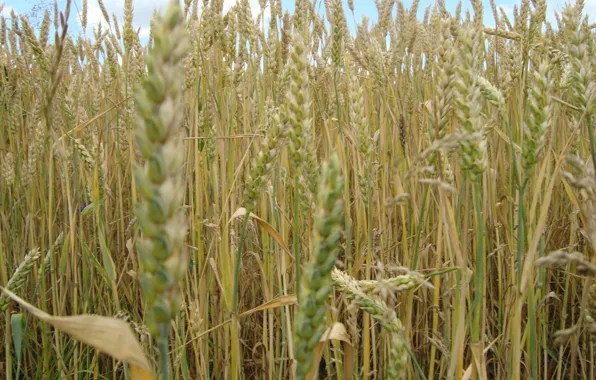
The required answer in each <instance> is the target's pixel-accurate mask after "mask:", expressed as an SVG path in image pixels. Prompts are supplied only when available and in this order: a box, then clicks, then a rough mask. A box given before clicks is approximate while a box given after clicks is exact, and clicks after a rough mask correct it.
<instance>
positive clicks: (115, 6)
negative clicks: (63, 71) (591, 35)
mask: <svg viewBox="0 0 596 380" xmlns="http://www.w3.org/2000/svg"><path fill="white" fill-rule="evenodd" d="M168 1H169V0H133V4H134V24H135V27H136V28H138V27H140V28H141V33H140V34H141V36H140V37H141V39H144V38H143V37H146V36H147V35H148V34H149V20H150V19H151V15H152V14H153V9H155V8H158V9H159V8H162V9H163V8H164V7H165V5H166V4H167V3H168ZM199 1H200V0H199ZM236 1H237V0H224V12H226V11H227V10H228V9H229V8H230V7H231V6H233V4H235V3H236ZM342 1H343V2H344V4H346V3H347V0H342ZM566 1H569V0H547V4H548V11H547V18H548V19H549V20H550V21H553V22H554V11H561V10H562V8H563V5H564V4H565V2H566ZM572 1H575V0H572ZM3 2H4V10H3V11H2V15H3V16H9V15H10V12H11V10H14V11H15V12H16V13H18V14H26V15H27V14H32V12H33V13H35V12H36V10H39V9H40V8H43V7H44V6H45V7H49V8H50V9H52V7H53V0H0V4H2V3H3ZM434 2H435V0H420V6H419V11H418V15H419V17H420V18H422V16H423V14H424V9H425V8H426V7H427V6H429V5H432V4H434ZM482 2H483V4H484V23H485V25H487V26H489V27H490V26H494V19H493V16H492V11H491V9H490V4H489V1H488V0H482ZM103 3H104V5H105V7H106V9H107V11H108V13H110V16H111V15H112V13H114V14H116V16H117V17H118V21H119V24H120V25H122V15H123V7H124V0H103ZM249 3H250V5H251V8H252V13H253V16H255V17H256V16H257V15H258V14H259V12H260V7H259V1H258V0H249ZM294 3H295V0H282V8H283V9H284V10H286V9H287V10H290V11H293V8H294ZM322 3H323V0H317V4H318V7H319V9H320V10H321V12H324V5H323V4H322ZM403 3H404V6H405V7H406V9H409V7H410V6H411V4H412V0H403ZM445 3H446V5H447V8H448V10H449V11H450V12H451V13H453V12H454V11H455V8H456V6H457V3H458V1H454V0H445ZM495 3H496V4H497V7H502V8H503V10H504V11H505V13H506V14H507V15H508V17H509V18H510V19H511V20H512V19H513V16H512V15H513V6H514V4H519V3H520V0H496V1H495ZM65 4H66V0H58V5H59V7H60V9H61V10H63V9H64V5H65ZM81 4H82V0H72V10H71V20H73V19H75V20H77V22H76V24H75V25H73V23H72V22H71V24H70V25H71V27H70V30H71V32H72V33H77V32H78V33H80V31H81V27H80V23H79V22H78V20H79V17H78V13H79V12H80V10H81ZM199 4H202V1H201V2H200V3H199ZM88 6H89V11H88V13H87V19H88V27H87V34H88V35H92V28H94V27H95V26H96V25H97V24H98V23H100V22H104V19H103V15H102V13H101V11H100V9H99V6H98V4H97V0H88ZM354 8H355V18H356V22H360V20H361V18H362V16H363V15H366V16H368V17H369V19H370V20H371V21H376V16H377V11H376V6H375V2H374V1H373V0H354ZM344 9H345V10H346V11H348V8H347V5H345V7H344ZM393 9H394V12H395V7H394V8H393ZM463 9H464V10H465V9H471V5H470V0H464V1H463ZM584 12H585V14H588V15H590V21H591V22H593V21H594V19H595V18H596V0H585V9H584ZM268 14H269V12H268V9H266V10H265V17H267V16H268ZM346 16H347V18H348V20H349V21H351V20H352V18H351V15H350V14H346ZM42 17H43V10H42V11H37V19H39V20H41V18H42ZM104 25H105V23H104ZM34 26H35V25H34Z"/></svg>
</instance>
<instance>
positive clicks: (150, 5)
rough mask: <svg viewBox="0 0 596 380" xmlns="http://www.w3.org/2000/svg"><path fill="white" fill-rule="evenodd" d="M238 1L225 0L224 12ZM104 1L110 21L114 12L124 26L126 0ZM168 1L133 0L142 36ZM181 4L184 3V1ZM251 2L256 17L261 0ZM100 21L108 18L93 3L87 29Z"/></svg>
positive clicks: (103, 22)
mask: <svg viewBox="0 0 596 380" xmlns="http://www.w3.org/2000/svg"><path fill="white" fill-rule="evenodd" d="M237 2H238V0H224V5H223V13H224V14H225V13H226V12H227V11H229V10H230V8H232V6H233V5H234V4H236V3H237ZM103 3H104V5H105V8H106V10H107V11H108V13H109V16H110V23H112V22H113V20H112V14H116V17H117V18H118V23H119V25H120V27H122V25H123V18H124V0H104V1H103ZM168 3H169V0H133V6H134V18H133V26H134V27H135V29H136V28H139V27H140V28H141V32H140V36H141V37H146V36H148V35H149V27H150V22H151V17H152V16H153V10H154V9H157V10H158V11H159V10H160V9H161V10H163V9H165V7H166V6H167V4H168ZM181 4H183V2H182V1H181ZM199 4H202V2H200V3H199ZM249 4H250V9H251V12H252V15H253V17H255V18H256V17H257V16H258V15H259V13H260V11H261V7H260V6H259V1H258V0H249ZM199 7H200V5H199ZM269 8H270V7H269V6H267V8H266V9H265V22H267V21H268V20H269V19H270V18H271V11H270V9H269ZM99 23H102V24H103V26H106V20H105V19H104V17H103V14H102V12H101V9H100V8H99V6H98V5H97V4H96V3H95V4H93V5H91V4H89V8H88V11H87V31H88V32H89V31H91V30H93V28H95V27H97V25H98V24H99Z"/></svg>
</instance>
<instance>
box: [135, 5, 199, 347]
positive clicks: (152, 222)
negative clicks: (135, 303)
mask: <svg viewBox="0 0 596 380" xmlns="http://www.w3.org/2000/svg"><path fill="white" fill-rule="evenodd" d="M153 38H154V45H153V47H152V48H151V51H150V52H149V55H148V57H147V69H148V73H147V77H146V79H145V80H144V82H143V83H142V86H141V87H140V88H139V89H138V90H137V92H136V96H135V97H136V105H137V111H138V121H137V128H136V142H137V146H138V148H139V151H140V152H141V154H142V156H143V158H144V159H145V162H144V164H143V165H141V166H137V167H136V168H135V180H136V184H137V187H138V190H139V194H140V195H141V199H142V202H141V203H140V206H139V207H138V208H137V210H136V215H137V218H138V221H139V225H140V226H141V230H142V232H143V238H142V239H140V240H139V242H138V244H137V249H138V252H139V257H140V261H141V263H142V272H141V276H140V281H141V286H142V289H143V294H144V297H145V300H146V301H147V316H146V324H147V327H148V328H149V331H150V332H151V334H152V335H153V336H155V337H157V336H158V335H159V325H160V324H164V323H168V322H169V321H170V319H171V318H172V317H173V316H174V315H175V313H176V312H177V311H178V309H179V307H180V293H179V289H178V283H179V281H180V280H182V277H183V275H184V273H185V271H186V265H187V263H186V261H187V260H186V252H185V249H184V237H185V235H186V226H185V222H184V213H183V211H182V209H181V206H182V200H183V198H182V197H183V194H184V178H183V176H182V173H181V167H182V164H183V162H184V153H183V152H184V149H183V146H182V145H181V144H182V138H181V137H182V136H181V134H182V128H181V125H182V118H183V115H184V98H183V92H182V91H183V86H184V71H183V64H182V60H183V58H184V56H185V55H186V52H187V50H188V46H189V44H188V36H187V32H186V29H185V27H184V20H183V18H182V13H181V11H180V7H179V6H178V5H177V4H175V3H171V5H170V6H169V7H168V9H167V10H166V12H165V14H164V15H163V16H161V17H158V18H157V19H156V20H155V24H154V32H153Z"/></svg>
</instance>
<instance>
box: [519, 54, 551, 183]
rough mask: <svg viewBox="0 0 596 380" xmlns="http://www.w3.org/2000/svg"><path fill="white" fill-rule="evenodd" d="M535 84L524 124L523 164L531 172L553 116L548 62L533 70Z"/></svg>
mask: <svg viewBox="0 0 596 380" xmlns="http://www.w3.org/2000/svg"><path fill="white" fill-rule="evenodd" d="M532 76H533V86H532V87H531V88H530V91H529V94H528V107H529V112H528V113H527V115H528V116H527V120H526V122H525V124H524V140H523V146H522V148H523V149H522V158H523V160H522V164H523V166H524V169H525V170H526V171H527V172H528V173H531V172H532V171H533V170H534V165H535V164H536V160H537V159H538V157H539V156H540V153H541V152H542V149H543V147H544V144H545V138H546V131H547V129H548V127H549V125H550V123H551V118H552V100H551V95H550V91H551V87H552V79H551V76H550V75H549V65H548V63H547V62H543V63H541V64H540V65H539V66H538V68H537V69H535V70H534V71H533V72H532Z"/></svg>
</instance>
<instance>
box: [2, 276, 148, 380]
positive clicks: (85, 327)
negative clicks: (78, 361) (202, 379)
mask: <svg viewBox="0 0 596 380" xmlns="http://www.w3.org/2000/svg"><path fill="white" fill-rule="evenodd" d="M0 291H2V292H4V294H6V295H7V296H8V297H10V298H11V299H13V300H14V301H15V302H17V303H18V304H19V305H21V306H22V307H24V308H25V309H26V310H27V311H29V312H30V313H31V314H33V315H35V316H36V317H37V318H39V319H41V320H42V321H44V322H47V323H49V324H50V325H52V326H54V327H55V328H57V329H59V330H60V331H62V332H64V333H66V334H68V335H70V336H71V337H73V338H74V339H77V340H80V341H81V342H83V343H85V344H88V345H90V346H92V347H94V348H95V349H98V350H100V351H101V352H103V353H105V354H107V355H109V356H111V357H113V358H114V359H116V360H120V361H123V362H128V363H130V364H131V367H134V366H137V367H139V368H140V369H142V370H144V372H146V373H145V374H144V375H143V376H144V377H138V378H137V379H139V380H145V379H153V375H150V373H151V372H150V371H151V366H150V365H149V362H148V360H147V357H146V356H145V353H144V352H143V349H142V348H141V345H140V344H139V342H138V340H137V338H136V337H135V335H134V333H133V332H132V330H131V328H130V326H129V325H128V324H127V323H126V322H124V321H122V320H119V319H116V318H110V317H102V316H99V315H86V314H82V315H75V316H67V317H55V316H52V315H50V314H48V313H46V312H44V311H42V310H39V309H38V308H36V307H35V306H33V305H31V304H29V303H28V302H26V301H25V300H23V299H22V298H20V297H19V296H17V295H16V294H14V293H12V292H10V291H8V290H6V289H4V288H3V287H0ZM136 372H137V373H139V374H142V373H143V371H136Z"/></svg>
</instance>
